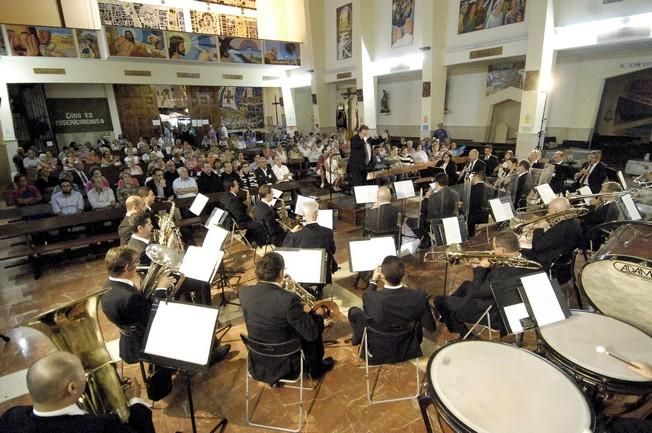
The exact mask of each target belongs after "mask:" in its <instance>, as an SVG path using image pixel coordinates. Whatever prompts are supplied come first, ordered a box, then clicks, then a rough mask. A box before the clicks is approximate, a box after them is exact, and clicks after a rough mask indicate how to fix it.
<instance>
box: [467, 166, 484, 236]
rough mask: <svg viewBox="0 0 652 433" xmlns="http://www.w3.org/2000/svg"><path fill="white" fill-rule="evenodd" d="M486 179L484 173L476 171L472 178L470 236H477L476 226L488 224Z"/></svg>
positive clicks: (469, 219)
mask: <svg viewBox="0 0 652 433" xmlns="http://www.w3.org/2000/svg"><path fill="white" fill-rule="evenodd" d="M485 179H486V176H485V174H484V173H482V172H480V173H476V174H474V175H473V177H472V178H471V195H470V197H469V215H468V220H467V227H468V230H469V237H470V238H472V237H473V236H475V226H476V225H478V224H486V223H487V222H488V221H489V210H488V209H487V203H486V202H485V183H484V182H485Z"/></svg>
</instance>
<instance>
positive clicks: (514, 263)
mask: <svg viewBox="0 0 652 433" xmlns="http://www.w3.org/2000/svg"><path fill="white" fill-rule="evenodd" d="M472 259H486V260H488V261H489V263H491V264H492V265H496V264H501V265H504V266H509V267H512V268H522V269H541V268H542V266H541V264H540V263H539V262H535V261H534V260H528V259H526V258H524V257H508V256H498V255H496V254H494V253H493V251H463V250H462V248H461V247H460V246H459V245H452V246H451V247H449V248H448V249H446V260H447V261H448V263H450V264H453V265H457V264H460V263H469V262H470V261H471V260H472Z"/></svg>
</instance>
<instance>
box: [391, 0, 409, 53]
mask: <svg viewBox="0 0 652 433" xmlns="http://www.w3.org/2000/svg"><path fill="white" fill-rule="evenodd" d="M413 40H414V0H392V44H391V45H392V48H395V47H403V46H406V45H412V42H413Z"/></svg>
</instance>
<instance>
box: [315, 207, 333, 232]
mask: <svg viewBox="0 0 652 433" xmlns="http://www.w3.org/2000/svg"><path fill="white" fill-rule="evenodd" d="M317 224H319V225H320V226H322V227H326V228H327V229H331V230H333V209H319V213H318V214H317Z"/></svg>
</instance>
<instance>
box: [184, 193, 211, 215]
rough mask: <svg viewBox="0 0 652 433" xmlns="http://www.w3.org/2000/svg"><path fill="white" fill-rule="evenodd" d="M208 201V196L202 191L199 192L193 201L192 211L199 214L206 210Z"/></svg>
mask: <svg viewBox="0 0 652 433" xmlns="http://www.w3.org/2000/svg"><path fill="white" fill-rule="evenodd" d="M206 203H208V197H207V196H205V195H204V194H202V193H199V194H197V195H196V196H195V199H194V200H193V201H192V204H191V205H190V208H189V209H190V212H192V213H194V214H195V215H199V214H200V213H201V211H203V210H204V206H206Z"/></svg>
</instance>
